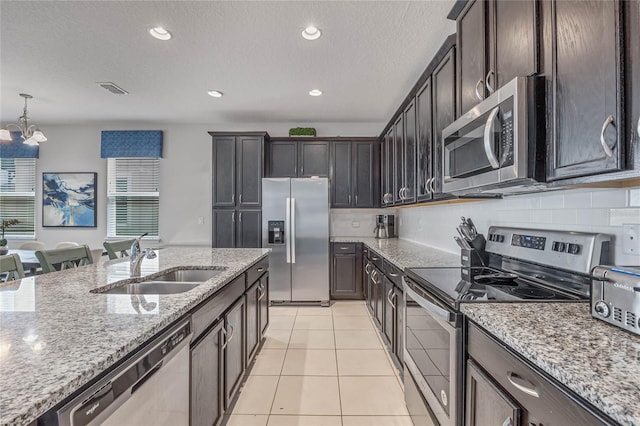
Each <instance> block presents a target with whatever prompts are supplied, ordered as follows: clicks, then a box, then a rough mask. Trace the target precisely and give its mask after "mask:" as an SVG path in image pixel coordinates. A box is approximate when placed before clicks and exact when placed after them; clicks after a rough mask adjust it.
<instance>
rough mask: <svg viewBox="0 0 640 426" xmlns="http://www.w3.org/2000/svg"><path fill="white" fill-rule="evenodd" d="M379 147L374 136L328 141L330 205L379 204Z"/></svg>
mask: <svg viewBox="0 0 640 426" xmlns="http://www.w3.org/2000/svg"><path fill="white" fill-rule="evenodd" d="M379 149H380V143H379V142H378V141H377V140H376V141H367V142H365V141H357V142H346V141H340V142H332V143H331V161H330V167H329V176H330V179H331V207H333V208H340V207H356V208H372V207H376V206H377V205H378V192H379V188H380V172H379V166H378V164H379V161H380V160H379Z"/></svg>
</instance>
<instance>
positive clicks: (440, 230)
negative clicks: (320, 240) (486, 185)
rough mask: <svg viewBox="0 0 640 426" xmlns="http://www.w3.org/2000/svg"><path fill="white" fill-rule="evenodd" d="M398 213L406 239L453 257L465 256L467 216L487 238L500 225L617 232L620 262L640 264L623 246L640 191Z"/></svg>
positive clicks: (638, 217)
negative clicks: (458, 239) (459, 239)
mask: <svg viewBox="0 0 640 426" xmlns="http://www.w3.org/2000/svg"><path fill="white" fill-rule="evenodd" d="M398 212H399V225H400V237H401V238H403V239H407V240H411V241H415V242H418V243H421V244H426V245H430V246H433V247H437V248H440V249H443V250H446V251H449V252H452V253H459V252H460V249H459V248H458V246H457V244H456V243H455V241H454V240H453V236H454V235H457V233H456V230H455V227H456V226H457V225H458V224H459V223H460V216H465V217H471V218H472V219H473V221H474V223H475V224H476V227H477V228H478V231H479V232H481V233H483V234H485V236H486V234H487V229H488V227H489V225H494V224H499V225H505V226H517V227H527V228H546V229H559V230H571V231H587V232H602V233H606V234H611V235H613V236H614V237H615V245H614V247H615V248H614V260H615V264H617V265H640V256H632V255H625V254H623V253H622V244H621V237H622V224H623V223H636V224H640V188H632V189H591V190H587V189H573V190H563V191H555V192H547V193H544V194H536V195H520V196H512V197H507V198H504V199H502V200H491V201H479V202H469V203H460V204H447V205H439V206H426V207H415V208H404V209H398ZM638 246H639V248H640V243H639V244H638Z"/></svg>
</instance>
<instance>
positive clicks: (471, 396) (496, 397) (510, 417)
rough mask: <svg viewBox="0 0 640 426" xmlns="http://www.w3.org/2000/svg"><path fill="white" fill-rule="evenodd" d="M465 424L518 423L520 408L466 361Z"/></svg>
mask: <svg viewBox="0 0 640 426" xmlns="http://www.w3.org/2000/svg"><path fill="white" fill-rule="evenodd" d="M465 405H466V407H467V416H466V422H465V425H466V426H484V425H512V426H519V425H520V415H521V410H520V407H519V406H518V405H517V403H516V402H515V401H513V399H512V398H511V397H510V396H509V395H508V394H506V393H504V392H503V391H502V390H500V389H499V388H498V386H497V385H495V384H494V383H493V381H492V380H491V378H490V377H489V376H487V375H486V374H485V373H484V372H482V371H481V370H480V369H479V368H478V367H477V366H476V364H475V363H474V362H473V361H471V360H469V361H467V395H466V404H465Z"/></svg>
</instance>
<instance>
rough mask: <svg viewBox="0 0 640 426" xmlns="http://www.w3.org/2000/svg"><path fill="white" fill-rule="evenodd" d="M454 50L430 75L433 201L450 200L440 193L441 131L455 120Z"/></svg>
mask: <svg viewBox="0 0 640 426" xmlns="http://www.w3.org/2000/svg"><path fill="white" fill-rule="evenodd" d="M455 52H456V48H455V47H451V48H450V49H449V51H448V53H447V54H446V55H445V57H444V59H442V60H441V61H440V63H439V64H438V66H437V67H436V69H435V70H434V71H433V74H431V84H432V85H433V103H432V109H433V121H432V123H433V176H432V178H433V180H432V181H431V191H432V192H431V193H432V197H433V198H434V199H443V198H451V196H450V195H448V194H443V192H442V174H443V171H442V154H443V142H442V131H443V130H444V129H445V128H446V127H447V126H448V125H450V124H451V123H453V121H454V120H455V118H456V64H455V57H456V53H455Z"/></svg>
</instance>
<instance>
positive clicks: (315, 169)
mask: <svg viewBox="0 0 640 426" xmlns="http://www.w3.org/2000/svg"><path fill="white" fill-rule="evenodd" d="M298 145H299V146H298V167H299V169H300V170H298V177H312V176H318V177H329V142H298Z"/></svg>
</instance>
